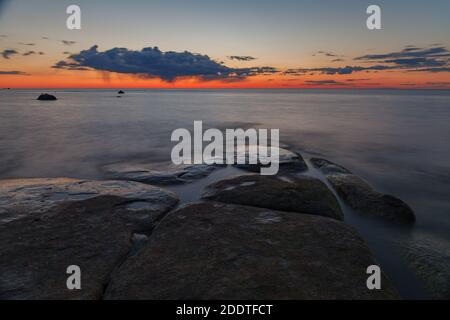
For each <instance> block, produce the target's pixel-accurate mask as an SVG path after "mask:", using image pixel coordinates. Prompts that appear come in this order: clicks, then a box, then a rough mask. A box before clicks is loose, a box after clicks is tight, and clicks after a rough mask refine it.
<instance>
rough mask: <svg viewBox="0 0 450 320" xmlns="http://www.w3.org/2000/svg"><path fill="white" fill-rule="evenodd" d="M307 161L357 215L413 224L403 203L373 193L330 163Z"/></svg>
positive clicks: (413, 218)
mask: <svg viewBox="0 0 450 320" xmlns="http://www.w3.org/2000/svg"><path fill="white" fill-rule="evenodd" d="M310 161H311V163H312V164H313V165H314V166H315V167H316V168H318V169H319V170H320V171H321V172H322V173H323V174H324V175H325V176H326V177H327V179H328V181H330V183H331V184H332V185H333V187H334V188H335V189H336V191H337V193H338V194H339V195H340V196H341V197H342V198H343V199H344V201H345V202H346V203H347V204H348V205H349V206H350V207H351V208H352V209H354V210H356V211H357V212H359V213H361V214H366V215H370V216H375V217H381V218H383V219H385V220H390V221H396V222H401V223H408V224H409V223H414V221H415V216H414V212H413V211H412V209H411V208H410V207H409V206H408V205H407V204H406V203H405V202H403V201H402V200H400V199H398V198H396V197H394V196H391V195H387V194H383V193H380V192H378V191H376V190H374V189H373V188H372V187H371V186H370V185H369V184H368V183H367V182H365V181H364V180H362V179H361V178H359V177H358V176H356V175H354V174H352V173H351V172H350V171H349V170H347V169H345V168H344V167H341V166H339V165H337V164H335V163H333V162H331V161H328V160H325V159H318V158H313V159H311V160H310Z"/></svg>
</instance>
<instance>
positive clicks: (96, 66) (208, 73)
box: [53, 46, 279, 81]
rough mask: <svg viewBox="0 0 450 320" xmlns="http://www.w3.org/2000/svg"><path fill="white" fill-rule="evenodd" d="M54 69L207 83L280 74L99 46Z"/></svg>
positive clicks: (207, 59)
mask: <svg viewBox="0 0 450 320" xmlns="http://www.w3.org/2000/svg"><path fill="white" fill-rule="evenodd" d="M53 68H56V69H69V70H87V69H89V70H99V71H110V72H118V73H128V74H136V75H140V76H148V77H157V78H161V79H163V80H165V81H173V80H175V79H176V78H178V77H200V78H202V79H204V80H213V79H224V80H227V79H228V80H239V79H244V78H246V77H248V76H253V75H256V74H273V73H277V72H279V71H278V70H277V69H275V68H273V67H252V68H230V67H227V66H225V65H223V64H220V63H218V62H216V61H214V60H212V59H211V58H210V57H208V56H207V55H201V54H197V53H191V52H188V51H184V52H174V51H167V52H162V51H161V50H159V48H158V47H153V48H151V47H148V48H144V49H142V50H141V51H134V50H129V49H127V48H113V49H110V50H106V51H103V52H102V51H98V46H93V47H91V48H90V49H88V50H83V51H81V52H80V53H77V54H72V55H71V56H69V59H68V60H67V61H60V62H58V63H56V64H55V65H54V66H53Z"/></svg>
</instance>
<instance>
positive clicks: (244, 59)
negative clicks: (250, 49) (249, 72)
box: [228, 56, 256, 61]
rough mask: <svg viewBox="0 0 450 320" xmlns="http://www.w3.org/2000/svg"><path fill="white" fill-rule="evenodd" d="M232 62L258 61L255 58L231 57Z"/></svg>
mask: <svg viewBox="0 0 450 320" xmlns="http://www.w3.org/2000/svg"><path fill="white" fill-rule="evenodd" d="M228 58H229V59H231V60H238V61H252V60H256V58H255V57H252V56H229V57H228Z"/></svg>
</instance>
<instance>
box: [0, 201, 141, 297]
mask: <svg viewBox="0 0 450 320" xmlns="http://www.w3.org/2000/svg"><path fill="white" fill-rule="evenodd" d="M121 200H122V199H121V198H117V197H108V196H102V197H97V198H93V199H89V200H84V201H80V202H72V203H64V204H62V205H61V206H57V207H54V208H51V209H50V210H49V211H48V212H46V214H45V215H41V216H40V217H35V216H27V217H23V218H22V219H18V220H14V221H11V222H9V223H5V224H0V256H1V257H2V258H1V259H0V275H1V276H0V299H14V300H16V299H27V300H28V299H33V300H34V299H100V298H101V297H102V295H103V291H104V288H105V286H106V285H107V283H108V281H109V276H110V274H111V272H112V271H113V270H114V268H115V267H116V266H117V265H118V264H119V263H120V262H121V261H122V260H123V258H124V257H126V256H127V254H128V252H129V250H130V248H131V244H132V242H131V234H132V233H131V230H130V228H129V227H127V226H126V224H124V223H123V220H122V219H121V218H120V217H119V216H117V215H114V214H111V211H112V210H113V208H114V205H116V204H118V203H120V201H121ZM71 265H76V266H79V267H80V268H81V288H82V290H68V289H67V285H66V281H67V278H68V277H69V276H70V275H69V274H66V271H67V268H68V267H69V266H71Z"/></svg>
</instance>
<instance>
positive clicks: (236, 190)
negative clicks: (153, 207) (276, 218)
mask: <svg viewBox="0 0 450 320" xmlns="http://www.w3.org/2000/svg"><path fill="white" fill-rule="evenodd" d="M203 199H207V200H213V201H219V202H225V203H234V204H242V205H248V206H253V207H260V208H268V209H273V210H280V211H293V212H299V213H307V214H315V215H321V216H325V217H330V218H334V219H338V220H342V219H343V213H342V210H341V208H340V206H339V203H338V201H337V200H336V198H335V196H334V195H333V193H332V192H331V191H330V190H329V189H328V187H327V186H326V185H325V184H324V183H323V182H322V181H320V180H318V179H315V178H311V177H308V176H304V175H296V176H284V175H278V176H261V175H254V174H250V175H242V176H238V177H233V178H229V179H225V180H222V181H219V182H216V183H213V184H211V185H209V186H208V187H206V189H205V192H204V193H203Z"/></svg>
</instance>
